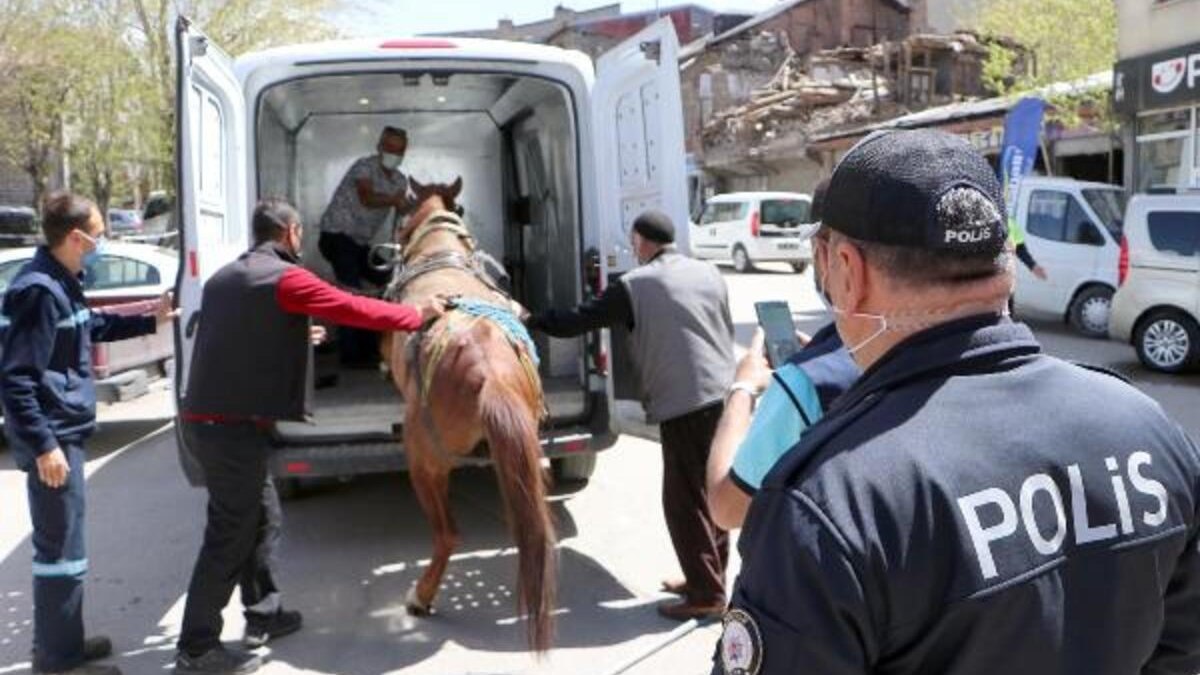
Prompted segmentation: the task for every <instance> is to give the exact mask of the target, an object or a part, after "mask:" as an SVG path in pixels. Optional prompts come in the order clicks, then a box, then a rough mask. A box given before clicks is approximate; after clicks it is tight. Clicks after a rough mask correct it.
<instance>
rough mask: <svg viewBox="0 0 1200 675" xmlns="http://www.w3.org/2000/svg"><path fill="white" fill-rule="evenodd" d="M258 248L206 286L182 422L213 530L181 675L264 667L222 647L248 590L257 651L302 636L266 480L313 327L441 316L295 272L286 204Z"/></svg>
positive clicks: (263, 226)
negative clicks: (285, 582) (284, 596)
mask: <svg viewBox="0 0 1200 675" xmlns="http://www.w3.org/2000/svg"><path fill="white" fill-rule="evenodd" d="M252 228H253V232H254V242H255V246H254V248H252V249H251V250H250V251H248V252H247V253H245V254H243V255H242V256H241V257H240V258H238V259H237V260H235V261H234V262H232V263H230V264H228V265H226V266H225V267H222V268H221V269H220V270H218V271H217V273H216V274H214V275H213V276H212V278H211V279H209V280H208V282H206V283H205V284H204V298H203V306H204V313H203V318H202V320H201V321H200V328H199V331H198V332H197V334H196V346H195V349H194V350H193V351H192V363H191V369H190V370H189V371H188V372H189V376H188V389H187V395H186V396H185V397H184V399H183V402H182V405H181V410H180V415H179V416H180V419H181V421H182V431H183V434H184V437H185V438H186V439H187V444H188V449H189V450H190V451H191V452H192V454H193V455H194V457H195V459H196V460H197V461H198V463H199V464H200V467H201V468H202V469H203V471H204V479H205V487H206V488H207V489H208V499H209V506H208V523H207V525H206V527H205V530H204V543H203V545H202V546H201V548H200V554H199V556H198V557H197V560H196V566H195V568H194V569H193V571H192V579H191V582H190V584H189V585H188V596H187V604H186V605H185V606H184V610H183V626H182V629H181V631H180V635H179V645H178V646H179V653H178V654H177V655H176V658H175V672H176V673H189V674H196V673H250V672H253V671H255V670H257V669H258V667H259V666H260V665H261V663H262V660H261V659H260V658H259V657H258V655H256V654H253V653H251V652H248V651H242V650H238V649H229V648H226V647H225V646H224V645H223V644H221V629H222V625H223V624H222V620H221V611H222V610H223V609H224V608H225V605H226V604H227V603H228V602H229V597H230V595H231V594H232V592H233V588H234V586H241V595H242V605H243V607H245V616H246V632H245V635H244V637H243V644H244V645H245V646H246V647H248V648H257V647H261V646H263V645H264V644H266V643H267V642H268V641H270V640H273V639H275V638H279V637H282V636H284V635H288V634H290V633H294V632H296V631H297V630H299V629H300V626H301V623H302V618H301V616H300V613H299V612H297V611H293V610H285V609H284V608H283V604H282V600H281V595H280V591H279V588H278V586H277V585H276V574H275V560H274V558H275V551H276V549H277V548H278V543H279V539H280V536H281V515H280V508H279V497H278V495H277V494H276V492H275V488H274V486H273V484H272V483H271V481H270V479H269V478H268V476H267V453H268V451H269V449H270V447H271V429H272V424H273V422H274V421H276V420H301V419H304V418H305V417H306V415H307V412H308V400H307V398H306V394H307V390H306V387H305V384H306V373H307V372H308V370H309V369H308V367H307V363H308V354H309V349H308V340H309V336H310V324H309V317H310V316H316V317H319V318H323V319H326V320H328V321H331V322H334V323H337V324H341V325H350V326H356V327H359V328H363V329H369V330H379V331H383V330H390V331H412V330H416V329H417V328H419V327H420V326H421V325H422V324H423V323H424V322H426V321H428V320H430V319H432V318H434V317H436V316H440V315H441V313H442V311H443V309H444V304H445V303H444V300H443V299H442V298H440V297H437V298H430V299H429V300H427V301H424V302H423V303H422V304H420V305H418V306H411V305H402V304H393V303H388V302H383V301H380V300H372V299H370V298H363V297H359V296H355V295H351V294H349V293H346V292H344V291H341V290H339V289H337V288H334V287H333V286H330V285H329V284H327V283H325V282H324V281H322V280H321V279H320V278H318V277H317V276H316V275H315V274H313V273H312V272H310V271H308V270H307V269H305V268H304V267H302V266H301V265H299V264H298V263H299V262H300V259H299V252H300V250H301V246H300V243H301V237H302V233H303V226H302V224H301V223H300V216H299V214H297V213H296V210H295V209H294V208H292V206H291V205H290V204H288V203H287V202H285V201H283V200H281V199H274V198H270V199H264V200H262V201H261V202H259V204H258V205H257V206H256V207H255V209H254V215H253V222H252Z"/></svg>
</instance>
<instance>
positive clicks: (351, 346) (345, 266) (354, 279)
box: [317, 232, 391, 364]
mask: <svg viewBox="0 0 1200 675" xmlns="http://www.w3.org/2000/svg"><path fill="white" fill-rule="evenodd" d="M317 248H318V249H320V251H321V255H322V256H324V258H325V259H326V260H328V261H329V264H330V266H332V267H333V276H334V277H335V278H336V279H337V280H338V283H339V284H342V285H343V286H346V287H349V288H362V287H363V282H364V281H369V282H371V283H372V284H375V285H376V286H383V285H385V284H387V283H388V281H389V280H390V279H391V272H380V271H379V270H376V269H375V268H373V267H371V265H370V262H369V260H368V258H369V256H370V254H371V249H370V247H368V246H363V245H362V244H360V243H358V242H357V241H354V239H352V238H351V237H349V236H348V235H345V234H342V233H341V232H322V233H321V237H320V239H318V240H317ZM338 351H339V354H340V355H341V360H342V363H346V364H372V363H378V362H379V358H380V357H379V336H378V335H377V334H376V333H373V332H371V331H367V330H361V329H358V328H350V327H348V326H340V327H339V328H338Z"/></svg>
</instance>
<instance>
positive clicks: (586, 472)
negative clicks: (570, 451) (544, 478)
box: [550, 452, 596, 483]
mask: <svg viewBox="0 0 1200 675" xmlns="http://www.w3.org/2000/svg"><path fill="white" fill-rule="evenodd" d="M595 471H596V453H594V452H587V453H583V454H580V455H571V456H570V457H556V458H554V459H552V460H550V473H551V474H552V475H553V476H554V481H555V482H556V483H586V482H587V481H588V479H589V478H591V477H592V474H593V473H595Z"/></svg>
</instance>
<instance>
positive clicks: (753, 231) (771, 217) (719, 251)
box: [692, 192, 817, 272]
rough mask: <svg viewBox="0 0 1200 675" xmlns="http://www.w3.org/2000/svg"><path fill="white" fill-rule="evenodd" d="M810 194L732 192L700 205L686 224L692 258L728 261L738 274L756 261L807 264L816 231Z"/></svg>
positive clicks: (795, 267) (796, 267) (801, 268)
mask: <svg viewBox="0 0 1200 675" xmlns="http://www.w3.org/2000/svg"><path fill="white" fill-rule="evenodd" d="M816 229H817V228H816V225H814V224H813V223H812V197H810V196H808V195H806V194H801V193H799V192H732V193H729V194H723V195H717V196H715V197H713V198H711V199H709V200H708V201H706V202H705V203H704V210H703V211H702V212H701V213H700V217H699V218H698V219H697V222H696V223H695V225H693V227H692V251H693V253H694V255H695V256H696V257H697V258H707V259H710V260H713V259H715V260H731V261H733V268H734V269H736V270H737V271H738V272H749V271H751V270H753V269H754V263H756V262H785V263H788V264H789V265H791V266H792V269H793V270H795V271H796V272H803V271H804V270H805V269H807V267H808V266H809V264H811V263H812V243H811V242H809V238H810V237H812V235H813V232H815V231H816Z"/></svg>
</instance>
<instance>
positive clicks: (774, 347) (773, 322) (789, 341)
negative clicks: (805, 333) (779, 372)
mask: <svg viewBox="0 0 1200 675" xmlns="http://www.w3.org/2000/svg"><path fill="white" fill-rule="evenodd" d="M754 311H755V312H756V313H757V314H758V325H760V326H762V329H763V333H765V334H766V349H767V363H769V364H771V367H772V368H778V367H779V366H781V365H783V363H784V362H786V361H787V360H788V359H790V358H791V357H792V355H793V354H795V353H796V352H798V351H800V348H801V345H800V340H799V338H797V337H796V324H795V323H793V322H792V308H791V307H788V304H787V302H786V301H783V300H770V301H768V302H756V303H754Z"/></svg>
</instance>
